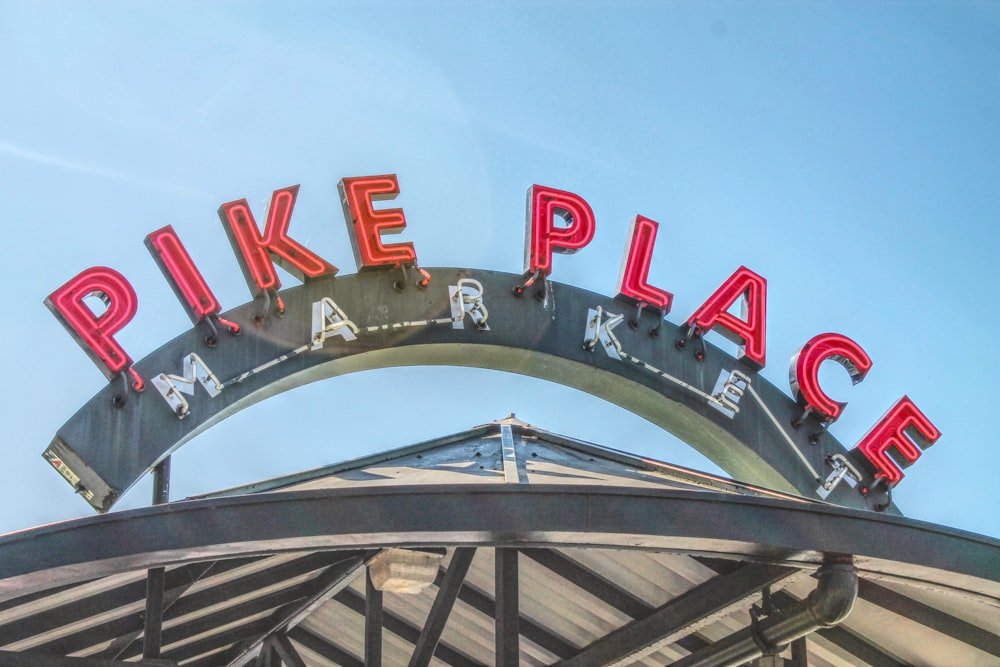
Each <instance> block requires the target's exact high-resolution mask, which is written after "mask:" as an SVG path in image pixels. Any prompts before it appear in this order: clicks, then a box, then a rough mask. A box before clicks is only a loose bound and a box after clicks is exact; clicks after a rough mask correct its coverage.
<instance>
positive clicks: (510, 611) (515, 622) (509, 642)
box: [495, 548, 521, 667]
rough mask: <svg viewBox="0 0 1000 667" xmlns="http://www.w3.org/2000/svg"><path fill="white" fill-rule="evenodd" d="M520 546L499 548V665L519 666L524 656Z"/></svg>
mask: <svg viewBox="0 0 1000 667" xmlns="http://www.w3.org/2000/svg"><path fill="white" fill-rule="evenodd" d="M517 579H518V577H517V549H501V548H497V549H496V573H495V586H496V599H497V603H496V665H497V667H517V664H518V661H519V660H520V658H521V648H520V645H519V638H520V633H521V630H520V626H519V621H520V618H519V611H518V582H517Z"/></svg>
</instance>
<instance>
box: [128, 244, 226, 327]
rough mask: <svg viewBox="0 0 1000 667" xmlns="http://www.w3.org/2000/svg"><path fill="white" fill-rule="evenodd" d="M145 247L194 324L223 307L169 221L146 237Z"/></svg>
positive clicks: (216, 313)
mask: <svg viewBox="0 0 1000 667" xmlns="http://www.w3.org/2000/svg"><path fill="white" fill-rule="evenodd" d="M146 247H147V248H149V252H150V253H151V254H152V255H153V259H154V260H156V265H157V266H159V267H160V271H162V272H163V275H164V276H165V277H166V279H167V282H169V283H170V286H171V287H172V288H173V290H174V294H176V295H177V298H178V300H180V302H181V305H182V306H184V309H185V310H186V311H187V314H188V316H189V317H190V318H191V321H192V322H193V323H195V324H197V323H198V322H200V321H201V320H203V319H205V317H207V316H209V315H218V314H219V311H220V310H222V307H221V306H220V305H219V301H218V299H216V298H215V295H214V294H213V293H212V290H211V289H209V287H208V283H206V282H205V278H204V277H202V275H201V271H199V270H198V267H197V266H195V265H194V262H192V261H191V256H190V255H188V252H187V249H186V248H185V247H184V244H182V243H181V240H180V239H179V238H177V233H176V232H174V228H173V227H171V226H170V225H167V226H166V227H163V228H162V229H157V230H156V231H155V232H153V233H152V234H150V235H149V236H147V237H146Z"/></svg>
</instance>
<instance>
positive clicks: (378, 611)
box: [365, 571, 382, 667]
mask: <svg viewBox="0 0 1000 667" xmlns="http://www.w3.org/2000/svg"><path fill="white" fill-rule="evenodd" d="M365 582H366V583H365V667H382V591H380V590H378V589H377V588H375V584H374V583H372V576H371V572H370V571H366V576H365Z"/></svg>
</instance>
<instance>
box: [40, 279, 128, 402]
mask: <svg viewBox="0 0 1000 667" xmlns="http://www.w3.org/2000/svg"><path fill="white" fill-rule="evenodd" d="M90 296H94V297H97V298H99V299H100V300H101V301H103V302H104V305H105V306H106V309H105V310H104V312H103V313H101V314H100V315H95V314H94V313H93V311H91V310H90V308H89V307H88V306H87V304H86V303H84V299H86V298H87V297H90ZM45 305H46V306H48V308H49V310H51V311H52V314H53V315H55V316H56V319H58V320H59V321H60V322H61V323H62V325H63V326H64V327H66V329H67V330H68V331H69V333H70V335H71V336H73V339H74V340H76V342H77V343H79V345H80V347H82V348H83V350H84V352H86V353H87V354H88V355H89V356H90V358H91V359H92V360H93V362H94V363H95V364H97V367H98V368H100V369H101V372H102V373H104V375H105V376H106V377H107V378H108V379H109V380H110V379H112V378H114V377H115V376H116V375H118V374H119V373H121V372H122V371H123V370H126V369H130V367H131V365H132V359H131V357H129V356H128V355H127V354H126V353H125V350H123V349H122V347H121V345H119V344H118V342H117V341H116V340H115V339H114V337H113V336H114V334H115V333H116V332H117V331H119V330H120V329H121V328H122V327H124V326H125V325H126V324H128V323H129V321H130V320H131V319H132V316H134V315H135V310H136V306H137V299H136V296H135V290H134V289H132V285H131V284H129V282H128V281H127V280H126V279H125V277H124V276H123V275H122V274H120V273H118V272H117V271H115V270H114V269H109V268H106V267H103V266H95V267H92V268H89V269H87V270H85V271H83V272H82V273H80V274H79V275H78V276H76V277H75V278H73V279H72V280H70V281H69V282H68V283H66V284H65V285H63V286H62V287H60V288H59V289H57V290H56V291H55V292H53V293H52V294H50V295H49V298H47V299H46V300H45ZM133 377H135V379H136V382H137V384H136V388H137V389H138V388H141V385H142V381H141V380H139V378H138V376H136V375H134V374H133Z"/></svg>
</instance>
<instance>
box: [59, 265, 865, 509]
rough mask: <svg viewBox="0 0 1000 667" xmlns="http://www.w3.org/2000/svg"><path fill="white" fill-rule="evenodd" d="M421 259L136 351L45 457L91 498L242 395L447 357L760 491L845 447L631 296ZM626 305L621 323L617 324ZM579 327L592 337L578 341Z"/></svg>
mask: <svg viewBox="0 0 1000 667" xmlns="http://www.w3.org/2000/svg"><path fill="white" fill-rule="evenodd" d="M429 271H430V273H431V275H432V277H433V279H432V281H431V283H430V286H429V287H428V288H427V289H426V290H424V291H421V290H418V289H416V288H415V287H412V286H411V287H409V288H407V289H406V290H404V291H402V292H397V291H396V290H395V289H394V287H393V285H394V283H395V282H396V280H397V279H398V274H397V273H395V272H382V271H373V272H365V273H359V274H356V275H349V276H339V277H337V278H325V279H319V280H316V281H312V282H308V283H306V284H304V285H301V286H299V287H296V288H292V289H288V290H285V291H284V292H282V293H281V297H282V300H283V302H284V304H285V313H284V315H283V316H282V317H278V316H277V315H275V314H273V313H271V314H269V315H267V316H266V317H264V318H263V320H262V321H261V322H260V324H259V325H255V324H254V322H255V316H257V315H258V311H259V310H260V309H261V307H262V305H261V304H259V303H254V302H252V303H248V304H245V305H243V306H240V307H239V308H236V309H234V310H232V311H229V312H228V313H226V314H225V317H226V318H227V319H229V320H232V321H235V322H238V323H240V324H241V325H242V326H243V333H242V334H241V335H240V336H238V337H232V336H228V335H226V334H221V335H220V336H221V337H220V338H219V340H218V344H217V345H216V346H215V347H207V346H206V345H205V343H204V338H205V333H206V332H205V331H201V330H199V329H198V328H197V327H196V328H194V329H191V330H190V331H188V332H187V333H185V334H183V335H181V336H178V337H177V338H175V339H174V340H172V341H170V342H169V343H167V344H166V345H164V346H162V347H161V348H159V349H158V350H156V351H155V352H153V353H151V354H149V355H148V356H147V357H145V358H144V359H142V360H141V361H139V362H138V363H136V365H135V369H136V370H137V371H138V373H139V374H140V375H141V376H142V377H143V378H146V379H147V385H149V386H148V388H147V389H146V391H145V392H143V393H141V394H136V393H129V392H128V391H127V389H124V386H125V385H124V383H121V382H112V383H110V384H109V385H107V386H106V387H105V388H104V389H102V390H101V391H100V392H98V394H97V395H96V396H94V398H93V399H91V400H90V401H89V402H88V403H87V404H86V405H85V406H84V407H83V408H82V409H81V410H80V411H79V412H78V413H77V414H76V415H74V416H73V417H72V418H71V419H70V420H69V421H68V422H67V423H66V424H65V425H64V426H63V427H62V428H61V429H59V431H58V433H57V435H56V437H55V439H54V440H53V442H52V444H51V445H50V446H49V448H48V450H47V451H46V453H45V455H46V458H48V459H49V461H50V462H52V463H53V465H55V466H56V467H57V468H58V469H60V470H61V471H62V472H63V474H64V476H65V477H66V478H67V480H69V481H70V482H71V483H72V484H73V485H74V486H75V487H77V490H78V491H79V492H80V493H81V495H83V496H84V497H85V498H86V499H87V500H88V502H90V503H91V504H92V505H93V506H94V507H95V508H96V509H98V510H99V511H106V510H108V509H109V508H110V507H111V506H112V505H113V504H114V502H115V501H116V500H117V499H118V497H119V496H120V495H121V494H122V493H124V491H125V490H127V489H128V488H129V487H131V486H132V485H133V484H134V483H135V482H136V481H137V480H138V479H139V478H140V477H141V476H142V475H143V474H144V473H145V472H146V471H147V470H149V469H151V468H152V467H153V466H154V465H155V464H156V463H157V462H158V461H161V460H162V459H163V458H164V457H166V456H168V455H169V454H170V453H171V452H172V451H174V450H175V449H177V448H178V447H180V446H181V445H182V444H184V443H185V442H187V441H188V440H189V439H191V438H193V437H194V436H196V435H197V434H199V433H200V432H202V431H204V430H205V429H207V428H209V427H211V426H212V425H214V424H216V423H218V422H219V421H221V420H222V419H225V418H226V417H228V416H229V415H231V414H233V413H235V412H237V411H239V410H241V409H243V408H245V407H248V406H250V405H252V404H254V403H256V402H257V401H260V400H263V399H265V398H267V397H269V396H273V395H275V394H278V393H281V392H284V391H286V390H288V389H291V388H294V387H296V386H299V385H302V384H306V383H308V382H314V381H317V380H322V379H325V378H329V377H333V376H336V375H341V374H345V373H353V372H356V371H363V370H369V369H375V368H384V367H390V366H413V365H453V366H470V367H477V368H489V369H495V370H502V371H509V372H513V373H520V374H523V375H529V376H533V377H537V378H541V379H544V380H551V381H553V382H558V383H561V384H564V385H568V386H570V387H573V388H576V389H579V390H581V391H584V392H587V393H589V394H592V395H594V396H597V397H600V398H603V399H605V400H608V401H610V402H612V403H615V404H617V405H619V406H621V407H623V408H625V409H627V410H629V411H631V412H633V413H635V414H637V415H639V416H641V417H644V418H646V419H648V420H649V421H651V422H653V423H654V424H657V425H659V426H661V427H663V428H664V429H666V430H668V431H670V432H671V433H673V434H674V435H676V436H677V437H679V438H680V439H681V440H683V441H685V442H686V443H688V444H689V445H691V446H692V447H694V448H695V449H697V450H698V451H700V452H701V453H703V454H704V455H705V456H707V457H708V458H709V459H711V460H712V461H714V462H715V463H717V464H718V465H719V466H720V467H721V468H722V469H723V470H725V471H726V472H727V473H728V474H730V475H732V476H733V477H735V478H737V479H741V480H744V481H747V482H750V483H754V484H759V485H762V486H766V487H768V488H772V489H777V490H781V491H786V492H791V493H798V494H801V495H804V496H807V497H816V494H817V489H818V487H819V484H820V481H819V480H820V478H824V477H825V476H826V475H827V473H829V472H830V471H831V468H830V467H829V463H828V460H829V457H831V456H846V457H847V458H846V459H845V460H849V459H851V454H850V453H848V452H847V451H846V450H845V448H844V447H843V446H842V445H841V444H840V443H839V442H838V441H837V440H836V438H834V437H833V436H832V435H830V434H829V433H828V432H827V431H825V430H823V429H820V428H819V426H818V423H816V422H815V420H814V418H812V417H810V418H808V419H807V420H806V422H805V423H804V424H802V425H801V426H799V427H797V428H796V427H793V426H792V422H793V421H795V420H796V419H797V418H799V417H800V416H801V413H802V410H801V409H800V408H799V407H798V406H797V405H796V404H795V402H794V401H793V400H792V399H791V398H790V397H789V396H787V395H786V394H785V393H784V392H782V391H781V390H779V389H778V388H777V387H775V386H774V385H772V384H770V383H769V382H767V381H766V380H765V379H764V378H762V377H761V376H759V375H757V374H756V373H755V372H754V371H753V370H752V369H751V368H750V367H748V366H746V365H744V364H742V363H741V362H739V361H737V360H736V359H734V358H733V357H732V356H730V355H729V354H726V353H725V352H723V351H721V350H719V349H717V348H715V347H713V346H711V345H708V346H707V350H706V354H705V355H704V359H703V360H699V359H698V358H696V356H695V355H694V354H692V350H691V349H684V350H681V349H677V348H676V347H675V346H674V342H675V341H676V339H677V338H679V337H680V335H681V334H680V333H679V332H678V329H677V328H676V325H671V324H669V323H663V324H662V326H659V327H658V323H659V322H660V318H659V315H658V314H654V313H649V312H643V313H641V314H638V315H637V313H636V308H635V307H634V306H630V305H627V304H624V303H622V302H618V301H615V300H614V299H610V298H608V297H606V296H602V295H599V294H595V293H592V292H588V291H585V290H582V289H579V288H576V287H572V286H569V285H563V284H558V283H554V282H551V281H549V282H546V283H545V291H544V293H543V294H542V298H540V299H538V298H535V297H534V296H532V295H531V294H525V295H523V296H520V297H518V296H515V295H514V294H513V293H512V290H511V288H512V286H513V285H515V284H518V283H519V282H521V281H520V276H516V275H513V274H508V273H498V272H491V271H480V270H471V269H457V268H435V269H430V270H429ZM469 281H475V282H474V283H473V282H469ZM473 284H475V285H479V286H481V288H482V291H481V295H480V296H481V298H480V300H479V302H478V305H477V302H476V301H475V299H471V296H470V295H468V294H467V297H469V301H470V302H469V303H464V302H463V300H462V297H461V296H458V297H457V298H456V297H455V293H456V290H459V291H460V290H461V289H463V286H465V287H464V289H466V290H467V291H471V293H472V295H474V294H475V292H476V291H477V290H476V289H473V288H470V287H468V286H469V285H473ZM324 300H328V302H327V301H324ZM329 303H333V304H335V305H336V308H338V309H339V313H338V312H337V311H335V310H333V309H332V308H330V306H329ZM315 304H321V306H320V308H321V310H320V311H319V312H320V314H324V313H325V314H327V315H329V316H330V320H331V321H333V320H338V319H341V318H346V319H347V320H350V322H351V324H352V325H353V327H354V330H349V329H350V328H349V327H347V325H338V326H339V327H340V328H339V329H337V328H336V327H335V330H334V331H330V332H329V333H328V335H326V338H325V340H324V341H322V342H321V343H320V344H319V345H317V346H316V347H315V349H313V345H312V341H313V327H312V322H313V317H314V305H315ZM322 304H326V305H325V306H324V305H322ZM453 306H454V308H453ZM483 307H485V309H484V308H483ZM322 308H326V310H325V311H323V310H322ZM477 308H478V310H477ZM484 313H487V314H488V319H486V320H485V322H484V321H483V319H482V317H483V314H484ZM610 314H616V315H621V316H622V319H621V320H620V321H621V322H622V323H623V324H622V325H621V326H617V328H613V327H612V326H611V324H609V322H611V323H613V318H612V319H611V320H609V317H610ZM636 318H638V319H637V321H636V322H635V327H634V328H633V327H631V326H629V324H627V322H628V321H629V320H630V319H636ZM477 322H478V324H485V325H487V327H488V328H481V327H480V326H478V325H477ZM338 332H339V333H338ZM613 339H614V340H616V341H617V342H618V344H619V347H616V346H615V345H614V344H612V343H613ZM585 340H587V341H589V342H592V343H594V345H593V347H592V348H591V349H587V346H585V345H584V342H585ZM691 347H697V346H693V345H689V346H688V348H691ZM192 353H195V354H197V355H198V356H199V358H200V359H201V361H203V362H204V365H205V367H207V368H208V369H210V370H211V371H212V373H213V374H214V376H215V377H216V378H217V379H218V380H219V382H220V383H221V385H222V386H223V388H222V390H221V392H219V393H218V395H216V396H214V397H210V396H209V394H208V393H207V392H206V391H205V390H204V389H202V387H201V386H198V384H197V383H195V384H194V385H193V392H194V393H193V395H191V396H190V397H187V398H184V397H181V396H180V394H175V395H174V396H175V397H177V399H178V400H179V398H184V400H185V401H186V403H187V406H188V407H187V408H186V409H187V410H188V412H187V413H186V415H185V417H184V418H183V419H179V418H178V417H177V415H176V414H175V413H174V410H173V408H171V407H170V405H169V404H168V402H167V401H166V400H165V399H164V398H163V397H162V396H161V395H160V394H159V393H158V391H157V390H156V389H155V388H154V387H153V386H152V385H153V383H152V381H151V379H152V378H155V377H157V376H158V375H159V374H161V373H162V374H167V375H183V374H184V360H185V359H186V358H188V357H189V355H190V354H192ZM189 370H190V369H189ZM734 371H735V372H736V373H738V375H737V376H733V377H737V378H740V379H738V380H736V382H737V385H735V386H732V387H730V390H729V394H728V399H727V400H728V403H726V404H723V403H725V402H723V403H720V402H719V401H718V400H714V399H712V396H714V395H719V394H720V392H724V391H725V389H724V387H725V383H724V380H725V379H726V378H728V377H730V373H732V372H734ZM743 378H745V381H744V379H743ZM177 384H179V383H177ZM720 387H723V389H720ZM734 401H735V402H734ZM179 405H180V403H177V405H175V407H177V406H179ZM726 405H728V406H729V407H728V408H727V407H726ZM733 407H735V411H734V410H733V409H730V408H733ZM810 437H812V438H813V440H815V442H812V441H811V440H810ZM855 464H856V466H857V467H858V468H859V471H860V473H861V475H862V477H863V479H862V480H861V481H862V483H864V484H868V485H872V482H873V480H872V479H871V477H870V474H869V472H867V471H865V470H864V465H863V462H861V461H855ZM829 500H830V501H832V502H836V503H838V504H841V505H846V506H852V507H859V508H862V507H868V508H871V507H873V506H874V505H875V503H878V502H883V500H884V499H883V498H874V497H869V498H866V497H864V496H862V495H861V494H860V493H858V492H857V491H856V490H854V489H852V488H849V487H848V485H846V484H841V485H840V486H839V487H838V488H836V489H835V490H834V492H833V494H832V495H831V496H830V497H829Z"/></svg>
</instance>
